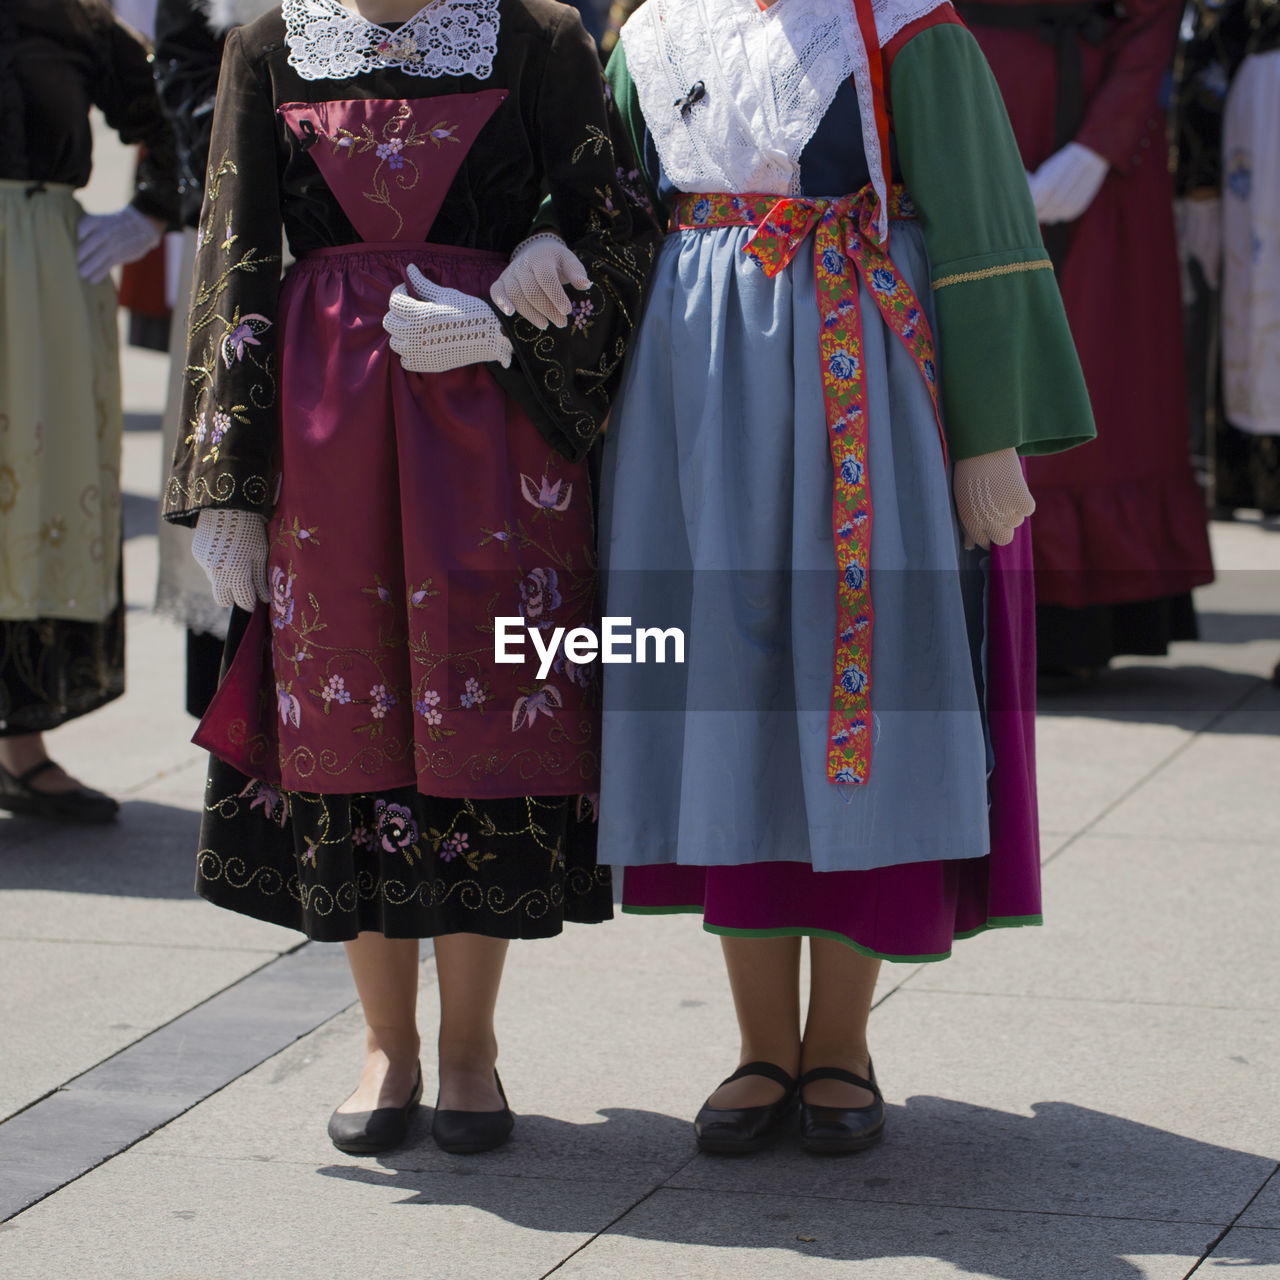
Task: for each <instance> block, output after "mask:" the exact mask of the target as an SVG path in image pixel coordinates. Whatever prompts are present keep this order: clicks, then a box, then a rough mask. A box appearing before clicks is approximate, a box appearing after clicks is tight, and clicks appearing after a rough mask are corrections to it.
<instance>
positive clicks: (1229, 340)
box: [1174, 0, 1280, 515]
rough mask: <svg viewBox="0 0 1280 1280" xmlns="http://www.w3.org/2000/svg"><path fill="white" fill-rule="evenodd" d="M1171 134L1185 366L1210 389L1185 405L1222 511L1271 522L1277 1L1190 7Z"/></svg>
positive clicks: (1278, 134) (1279, 65) (1277, 470)
mask: <svg viewBox="0 0 1280 1280" xmlns="http://www.w3.org/2000/svg"><path fill="white" fill-rule="evenodd" d="M1174 127H1175V129H1176V138H1177V166H1178V167H1177V191H1178V196H1179V200H1178V221H1179V226H1180V229H1181V240H1182V249H1183V254H1184V258H1185V259H1186V264H1187V269H1188V273H1189V279H1188V285H1189V289H1190V295H1191V302H1192V309H1191V322H1192V326H1193V328H1192V338H1193V341H1194V340H1195V339H1196V338H1198V339H1199V347H1200V353H1199V355H1198V356H1193V357H1192V358H1193V359H1197V360H1199V361H1200V362H1201V364H1200V366H1199V367H1193V374H1198V375H1200V378H1199V380H1200V381H1202V382H1204V384H1205V390H1204V394H1203V396H1201V397H1199V398H1198V399H1197V401H1196V402H1195V403H1193V406H1192V431H1193V439H1194V438H1196V436H1199V437H1200V438H1202V439H1205V440H1206V441H1207V442H1208V443H1207V445H1206V449H1205V451H1206V452H1207V453H1208V454H1209V456H1210V460H1211V462H1210V467H1211V474H1212V480H1213V495H1214V502H1215V505H1216V506H1217V507H1218V508H1219V509H1220V510H1224V511H1233V510H1236V509H1238V508H1242V507H1245V508H1259V509H1261V510H1262V511H1263V512H1264V513H1266V514H1269V515H1275V514H1277V513H1280V0H1224V2H1223V3H1221V4H1211V3H1207V2H1206V0H1194V2H1193V3H1192V4H1191V5H1190V6H1189V7H1188V10H1187V15H1186V19H1185V21H1184V23H1183V43H1182V50H1181V57H1180V59H1179V67H1178V82H1177V91H1176V96H1175V100H1174ZM1215 302H1216V303H1217V304H1218V305H1217V308H1216V314H1215V308H1214V303H1215ZM1206 308H1207V309H1208V316H1207V317H1206V315H1205V311H1206ZM1206 319H1207V324H1206V323H1205V320H1206ZM1197 321H1199V322H1200V323H1199V324H1197ZM1215 337H1216V338H1217V341H1214V340H1213V339H1214V338H1215ZM1206 348H1207V351H1206ZM1206 418H1208V419H1209V420H1210V422H1211V430H1210V429H1206V425H1205V419H1206Z"/></svg>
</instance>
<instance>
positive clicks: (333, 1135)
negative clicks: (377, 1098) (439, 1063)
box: [329, 1067, 422, 1156]
mask: <svg viewBox="0 0 1280 1280" xmlns="http://www.w3.org/2000/svg"><path fill="white" fill-rule="evenodd" d="M421 1098H422V1068H421V1067H419V1068H418V1078H417V1079H416V1080H415V1081H414V1082H413V1091H412V1092H411V1093H410V1094H409V1101H408V1102H406V1103H405V1104H404V1106H402V1107H379V1108H378V1109H377V1110H376V1111H348V1112H342V1111H335V1112H334V1113H333V1115H331V1116H330V1117H329V1139H330V1141H331V1142H332V1143H333V1145H334V1146H335V1147H337V1148H338V1150H339V1151H345V1152H346V1153H347V1154H348V1155H351V1156H372V1155H376V1154H377V1153H378V1152H379V1151H390V1150H391V1148H392V1147H398V1146H399V1145H400V1144H401V1143H402V1142H403V1141H404V1135H405V1133H406V1132H407V1131H408V1128H409V1121H410V1119H411V1118H412V1116H413V1112H414V1108H415V1107H417V1105H418V1103H419V1101H420V1100H421Z"/></svg>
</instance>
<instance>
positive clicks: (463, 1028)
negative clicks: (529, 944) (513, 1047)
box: [436, 933, 507, 1111]
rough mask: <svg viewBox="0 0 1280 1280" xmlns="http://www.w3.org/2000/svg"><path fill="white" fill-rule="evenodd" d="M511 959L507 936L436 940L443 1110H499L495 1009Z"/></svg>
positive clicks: (458, 935)
mask: <svg viewBox="0 0 1280 1280" xmlns="http://www.w3.org/2000/svg"><path fill="white" fill-rule="evenodd" d="M506 958H507V940H506V939H505V938H485V937H482V936H481V935H480V934H476V933H450V934H447V935H446V936H444V937H441V938H437V939H436V975H437V977H438V979H439V982H440V1042H439V1049H440V1104H439V1105H440V1109H441V1110H442V1111H498V1110H501V1108H502V1095H501V1094H499V1092H498V1087H497V1085H496V1084H495V1083H494V1078H493V1072H494V1066H495V1064H496V1063H497V1061H498V1037H497V1033H496V1032H495V1031H494V1029H493V1014H494V1009H495V1007H496V1006H497V1003H498V987H499V985H500V984H501V982H502V966H503V963H504V962H505V961H506Z"/></svg>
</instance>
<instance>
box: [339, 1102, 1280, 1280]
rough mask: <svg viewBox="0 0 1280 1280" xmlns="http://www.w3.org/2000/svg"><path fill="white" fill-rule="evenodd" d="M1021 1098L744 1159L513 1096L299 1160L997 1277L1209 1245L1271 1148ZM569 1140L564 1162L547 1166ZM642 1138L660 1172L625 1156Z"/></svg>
mask: <svg viewBox="0 0 1280 1280" xmlns="http://www.w3.org/2000/svg"><path fill="white" fill-rule="evenodd" d="M1032 1110H1033V1112H1034V1114H1033V1115H1031V1116H1027V1115H1022V1114H1018V1113H1010V1112H1003V1111H998V1110H995V1109H993V1108H988V1107H980V1106H973V1105H969V1104H966V1103H962V1102H955V1101H953V1100H949V1099H946V1098H938V1097H931V1096H917V1097H913V1098H911V1099H910V1100H909V1101H908V1102H907V1103H906V1105H905V1106H891V1107H890V1108H889V1130H888V1132H889V1137H888V1138H887V1139H886V1141H885V1143H884V1145H883V1146H881V1147H879V1148H877V1149H874V1150H872V1151H870V1152H865V1153H863V1154H861V1155H857V1156H852V1157H847V1158H844V1159H834V1160H833V1159H830V1158H827V1159H822V1158H816V1157H813V1156H808V1155H806V1154H805V1153H804V1152H803V1151H801V1150H800V1147H799V1142H798V1139H797V1138H796V1137H795V1136H794V1135H792V1136H788V1137H784V1138H783V1139H782V1141H781V1142H780V1143H779V1145H778V1146H777V1147H776V1148H775V1149H773V1150H771V1151H768V1152H764V1153H761V1154H760V1155H757V1156H753V1157H748V1158H745V1159H725V1158H720V1159H717V1158H715V1157H708V1156H701V1155H698V1154H697V1152H696V1150H695V1148H694V1144H693V1135H692V1130H691V1126H690V1124H689V1122H688V1120H687V1119H683V1118H676V1117H672V1116H668V1115H662V1114H659V1113H656V1112H650V1111H637V1110H629V1109H613V1108H611V1109H606V1110H602V1111H600V1112H599V1114H600V1115H601V1116H602V1117H604V1118H603V1120H602V1121H601V1122H600V1123H598V1124H586V1125H575V1124H570V1123H567V1122H565V1121H560V1120H556V1119H553V1118H552V1117H549V1116H540V1115H529V1116H521V1117H520V1118H519V1120H518V1123H517V1128H516V1136H515V1138H513V1140H512V1142H511V1144H510V1145H509V1146H508V1147H507V1148H505V1149H504V1150H503V1151H499V1152H493V1153H490V1154H488V1155H485V1156H479V1157H469V1158H465V1157H464V1158H458V1157H451V1156H447V1155H445V1154H443V1153H442V1152H439V1151H438V1150H436V1148H435V1147H433V1146H432V1145H431V1142H430V1138H429V1137H428V1136H427V1130H428V1120H427V1118H426V1117H427V1116H429V1112H427V1111H426V1110H425V1109H424V1113H423V1118H422V1119H420V1120H419V1122H418V1125H417V1127H416V1129H415V1138H414V1140H413V1143H412V1145H411V1146H410V1147H408V1148H406V1149H401V1150H399V1151H396V1152H393V1153H389V1154H388V1155H386V1156H383V1157H380V1158H379V1159H378V1160H377V1161H376V1162H371V1163H370V1164H368V1165H363V1166H357V1167H352V1166H339V1165H331V1166H327V1167H323V1168H321V1169H320V1170H319V1172H320V1173H321V1174H322V1175H324V1176H326V1177H331V1178H338V1179H342V1180H346V1181H353V1182H364V1183H368V1184H371V1185H377V1186H382V1187H385V1186H390V1187H392V1188H393V1189H395V1190H397V1191H400V1192H403V1194H404V1199H403V1200H402V1201H401V1202H400V1203H402V1204H404V1205H414V1204H419V1205H428V1204H430V1205H437V1204H446V1205H466V1206H470V1207H472V1208H475V1209H479V1210H482V1211H483V1212H486V1213H490V1214H494V1215H496V1216H497V1217H500V1218H502V1219H504V1220H506V1221H508V1222H510V1223H512V1224H514V1225H517V1226H520V1227H525V1228H529V1229H532V1230H536V1231H554V1232H571V1233H597V1232H601V1231H606V1230H607V1234H608V1235H609V1236H622V1237H629V1238H631V1239H634V1240H647V1241H657V1242H663V1243H667V1244H674V1245H690V1246H711V1247H716V1248H723V1249H762V1248H771V1249H784V1250H790V1251H792V1252H794V1253H796V1254H798V1255H803V1256H806V1257H818V1258H827V1259H831V1260H840V1261H859V1260H870V1259H883V1258H896V1257H900V1258H904V1259H906V1258H936V1259H937V1260H938V1261H939V1262H944V1263H950V1264H951V1265H952V1266H954V1267H956V1268H958V1269H961V1270H963V1271H968V1272H972V1273H974V1274H977V1275H982V1276H989V1277H998V1278H1000V1280H1028V1277H1030V1276H1037V1277H1038V1276H1041V1275H1050V1274H1053V1273H1054V1272H1053V1265H1050V1264H1051V1262H1052V1254H1053V1253H1055V1252H1057V1251H1058V1250H1064V1251H1065V1252H1066V1255H1067V1256H1069V1257H1070V1269H1071V1274H1073V1275H1085V1276H1089V1277H1090V1280H1136V1278H1137V1277H1140V1276H1143V1275H1146V1274H1147V1272H1146V1271H1145V1269H1143V1268H1142V1267H1141V1266H1139V1265H1137V1264H1136V1263H1135V1262H1133V1261H1130V1259H1133V1258H1140V1257H1142V1256H1143V1255H1144V1254H1152V1255H1156V1254H1160V1255H1164V1254H1168V1253H1170V1252H1173V1250H1172V1249H1171V1248H1170V1244H1171V1240H1172V1239H1174V1238H1175V1237H1176V1238H1178V1239H1180V1240H1182V1241H1183V1246H1184V1248H1186V1249H1193V1250H1194V1251H1195V1252H1196V1253H1201V1252H1203V1251H1205V1250H1207V1249H1209V1248H1210V1246H1211V1245H1212V1244H1213V1242H1214V1240H1215V1238H1216V1237H1217V1236H1218V1234H1219V1232H1220V1231H1221V1230H1222V1228H1223V1227H1224V1226H1225V1225H1226V1224H1227V1223H1229V1222H1231V1221H1232V1220H1233V1219H1234V1218H1235V1216H1236V1215H1237V1214H1238V1213H1239V1212H1240V1209H1241V1208H1242V1207H1243V1206H1244V1205H1245V1204H1246V1203H1247V1202H1248V1200H1249V1199H1250V1197H1251V1196H1253V1195H1254V1194H1255V1193H1256V1192H1257V1190H1258V1189H1259V1188H1260V1187H1261V1186H1262V1185H1263V1184H1264V1183H1265V1181H1266V1180H1267V1178H1268V1177H1270V1176H1271V1175H1272V1174H1273V1173H1274V1172H1275V1170H1276V1161H1275V1160H1274V1159H1273V1158H1269V1157H1264V1156H1259V1155H1254V1154H1251V1153H1249V1152H1245V1151H1236V1150H1232V1149H1230V1148H1228V1147H1222V1146H1215V1145H1214V1144H1212V1143H1207V1142H1200V1141H1197V1140H1195V1139H1192V1138H1186V1137H1182V1136H1181V1135H1179V1134H1175V1133H1170V1132H1168V1131H1166V1130H1163V1129H1158V1128H1155V1127H1153V1126H1150V1125H1145V1124H1140V1123H1136V1122H1134V1121H1131V1120H1126V1119H1123V1118H1122V1117H1119V1116H1113V1115H1108V1114H1106V1113H1104V1112H1100V1111H1094V1110H1091V1109H1089V1108H1087V1107H1081V1106H1077V1105H1075V1104H1071V1103H1065V1102H1041V1103H1036V1104H1034V1106H1033V1108H1032ZM575 1149H576V1150H577V1151H578V1152H579V1153H580V1157H579V1163H578V1164H577V1165H576V1166H572V1165H571V1166H569V1168H568V1169H566V1168H565V1166H564V1163H563V1161H564V1157H565V1156H566V1155H569V1154H570V1153H572V1152H573V1151H574V1150H575ZM685 1152H687V1159H685V1158H684V1153H685ZM661 1153H665V1163H666V1167H667V1168H668V1169H670V1170H672V1172H670V1173H668V1174H667V1175H666V1176H665V1177H664V1176H662V1175H661V1174H656V1175H647V1176H642V1175H641V1174H640V1172H639V1170H640V1169H641V1168H645V1167H647V1168H648V1169H653V1167H654V1165H655V1164H656V1163H657V1162H658V1161H659V1159H661V1158H662V1155H661ZM552 1167H554V1168H555V1170H556V1176H555V1177H554V1178H552V1177H548V1176H547V1170H548V1169H549V1168H552ZM575 1168H576V1172H574V1171H573V1170H574V1169H575ZM610 1181H615V1182H623V1181H626V1182H629V1183H632V1184H633V1186H629V1187H627V1188H626V1198H628V1199H630V1200H631V1202H632V1203H631V1208H630V1209H628V1210H627V1211H626V1212H625V1213H624V1214H623V1216H622V1217H620V1218H618V1219H617V1220H616V1221H611V1219H612V1218H613V1217H615V1216H616V1211H615V1212H613V1213H608V1212H607V1211H603V1210H602V1207H601V1203H600V1200H599V1198H598V1197H596V1196H594V1195H588V1194H582V1193H581V1191H580V1190H578V1188H580V1187H581V1186H582V1185H583V1184H589V1185H592V1186H597V1185H603V1184H606V1183H608V1182H610ZM642 1184H643V1185H642ZM1001 1211H1003V1212H1001ZM1029 1215H1034V1216H1029ZM1046 1251H1048V1252H1049V1254H1050V1256H1049V1257H1046V1256H1045V1254H1046ZM1062 1261H1063V1254H1062V1253H1058V1263H1061V1262H1062ZM575 1274H576V1273H575ZM716 1274H719V1272H717V1273H716ZM1059 1274H1061V1273H1060V1272H1059Z"/></svg>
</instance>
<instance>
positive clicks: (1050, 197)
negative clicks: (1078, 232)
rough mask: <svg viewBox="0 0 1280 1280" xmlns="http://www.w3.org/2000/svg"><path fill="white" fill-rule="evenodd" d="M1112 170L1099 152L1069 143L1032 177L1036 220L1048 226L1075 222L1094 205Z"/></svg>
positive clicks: (1056, 152)
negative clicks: (1100, 188)
mask: <svg viewBox="0 0 1280 1280" xmlns="http://www.w3.org/2000/svg"><path fill="white" fill-rule="evenodd" d="M1109 167H1110V166H1109V165H1108V164H1107V162H1106V161H1105V160H1104V159H1103V158H1102V157H1101V156H1100V155H1099V154H1098V153H1097V152H1096V151H1090V150H1089V148H1088V147H1082V146H1081V145H1080V144H1079V143H1078V142H1068V143H1067V145H1066V146H1065V147H1063V148H1062V150H1061V151H1055V152H1054V153H1053V155H1051V156H1050V157H1049V158H1048V159H1047V160H1046V161H1045V162H1044V164H1042V165H1041V166H1040V167H1039V168H1038V169H1037V170H1036V171H1035V173H1033V174H1032V175H1031V198H1032V200H1034V201H1035V205H1036V217H1038V218H1039V219H1040V221H1041V222H1042V223H1044V224H1045V225H1048V224H1049V223H1052V222H1074V221H1075V220H1076V219H1077V218H1078V217H1079V216H1080V215H1081V214H1082V213H1083V212H1084V211H1085V210H1086V209H1087V208H1088V207H1089V206H1090V205H1091V204H1092V203H1093V198H1094V196H1096V195H1097V194H1098V188H1099V187H1101V186H1102V182H1103V179H1104V178H1106V176H1107V169H1108V168H1109Z"/></svg>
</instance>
